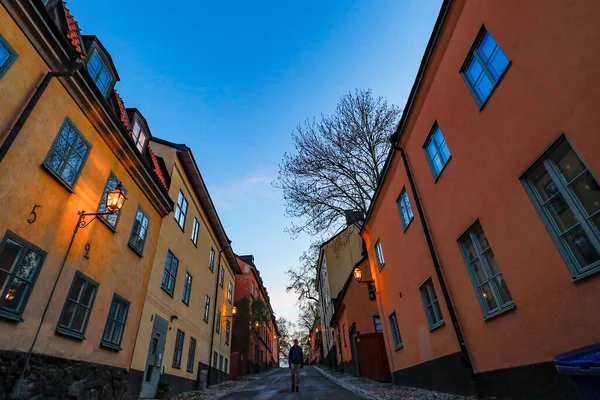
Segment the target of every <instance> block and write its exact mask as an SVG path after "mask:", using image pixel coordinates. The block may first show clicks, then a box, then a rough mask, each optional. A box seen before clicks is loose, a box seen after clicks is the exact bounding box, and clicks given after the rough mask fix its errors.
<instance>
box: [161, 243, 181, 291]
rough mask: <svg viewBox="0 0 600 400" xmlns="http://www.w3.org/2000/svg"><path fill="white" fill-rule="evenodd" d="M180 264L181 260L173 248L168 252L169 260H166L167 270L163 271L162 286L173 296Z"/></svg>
mask: <svg viewBox="0 0 600 400" xmlns="http://www.w3.org/2000/svg"><path fill="white" fill-rule="evenodd" d="M178 266H179V260H178V259H177V257H175V255H174V254H173V253H171V250H169V251H168V252H167V261H166V262H165V272H164V273H163V278H162V283H161V285H160V287H161V288H163V290H164V291H165V292H167V293H169V294H170V295H171V297H173V292H174V291H175V279H176V278H177V267H178Z"/></svg>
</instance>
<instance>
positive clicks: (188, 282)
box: [181, 271, 193, 307]
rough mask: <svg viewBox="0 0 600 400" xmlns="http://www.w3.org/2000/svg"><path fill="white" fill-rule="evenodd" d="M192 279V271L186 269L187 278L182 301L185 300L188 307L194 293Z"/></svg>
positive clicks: (184, 282)
mask: <svg viewBox="0 0 600 400" xmlns="http://www.w3.org/2000/svg"><path fill="white" fill-rule="evenodd" d="M192 279H193V278H192V274H190V271H185V279H184V281H183V294H182V295H181V301H183V303H184V304H185V305H186V306H188V307H189V306H190V298H191V295H192ZM186 295H187V296H186ZM186 297H187V299H186Z"/></svg>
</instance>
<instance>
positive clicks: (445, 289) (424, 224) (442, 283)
mask: <svg viewBox="0 0 600 400" xmlns="http://www.w3.org/2000/svg"><path fill="white" fill-rule="evenodd" d="M390 140H392V138H390ZM393 150H398V151H399V152H400V155H401V156H402V161H403V163H404V169H405V170H406V176H407V178H408V182H409V184H410V189H411V191H412V193H413V199H414V201H415V205H416V206H417V213H418V214H419V220H420V221H421V228H422V229H423V233H424V234H425V239H426V240H427V247H428V248H429V255H430V256H431V261H432V262H433V269H435V273H436V275H437V278H438V281H439V283H440V287H441V289H442V294H443V296H444V300H445V301H446V307H447V308H448V313H449V314H450V320H451V321H452V327H453V328H454V334H455V335H456V340H457V341H458V346H459V347H460V353H461V357H462V360H463V362H464V363H465V367H467V368H469V370H470V372H471V378H472V379H473V380H472V382H471V384H472V385H473V386H474V389H475V393H476V394H477V395H478V390H477V380H476V378H475V373H474V371H473V363H472V361H471V356H470V355H469V350H468V349H467V344H466V341H465V338H464V335H463V333H462V330H461V328H460V324H459V323H458V317H457V316H456V312H455V310H454V304H453V302H452V299H451V297H450V293H449V292H448V287H447V286H446V279H445V278H444V274H443V273H442V267H441V266H440V263H439V260H438V258H437V255H436V253H435V248H434V246H433V240H432V239H431V234H430V230H429V226H428V225H427V220H426V219H425V214H424V212H423V206H422V205H421V200H420V199H419V196H418V194H417V188H416V185H415V181H414V179H413V175H412V172H411V169H410V165H409V164H408V159H407V157H406V153H405V152H404V149H403V148H402V147H399V146H396V145H393V146H392V151H393Z"/></svg>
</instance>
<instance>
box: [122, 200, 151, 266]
mask: <svg viewBox="0 0 600 400" xmlns="http://www.w3.org/2000/svg"><path fill="white" fill-rule="evenodd" d="M139 212H141V213H142V222H140V230H139V232H135V224H136V221H137V215H138V213H139ZM144 218H146V219H147V220H148V226H147V227H146V234H145V235H144V240H143V241H142V248H141V249H138V248H137V247H136V245H135V244H133V243H132V240H136V239H134V237H133V235H136V236H137V237H138V238H139V234H140V232H141V228H143V224H144ZM149 230H150V217H149V216H148V214H147V213H146V211H144V209H143V208H142V206H141V205H138V208H137V210H136V211H135V215H134V217H133V224H132V225H131V232H130V233H129V240H128V241H127V244H128V245H129V248H130V249H132V250H133V251H134V252H135V253H136V254H137V255H139V256H140V257H142V256H143V254H144V247H145V246H146V239H147V238H148V232H149Z"/></svg>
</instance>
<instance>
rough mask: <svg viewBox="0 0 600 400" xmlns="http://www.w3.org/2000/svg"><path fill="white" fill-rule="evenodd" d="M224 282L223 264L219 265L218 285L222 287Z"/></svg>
mask: <svg viewBox="0 0 600 400" xmlns="http://www.w3.org/2000/svg"><path fill="white" fill-rule="evenodd" d="M224 282H225V268H223V266H222V265H221V266H219V285H221V287H223V283H224Z"/></svg>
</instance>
